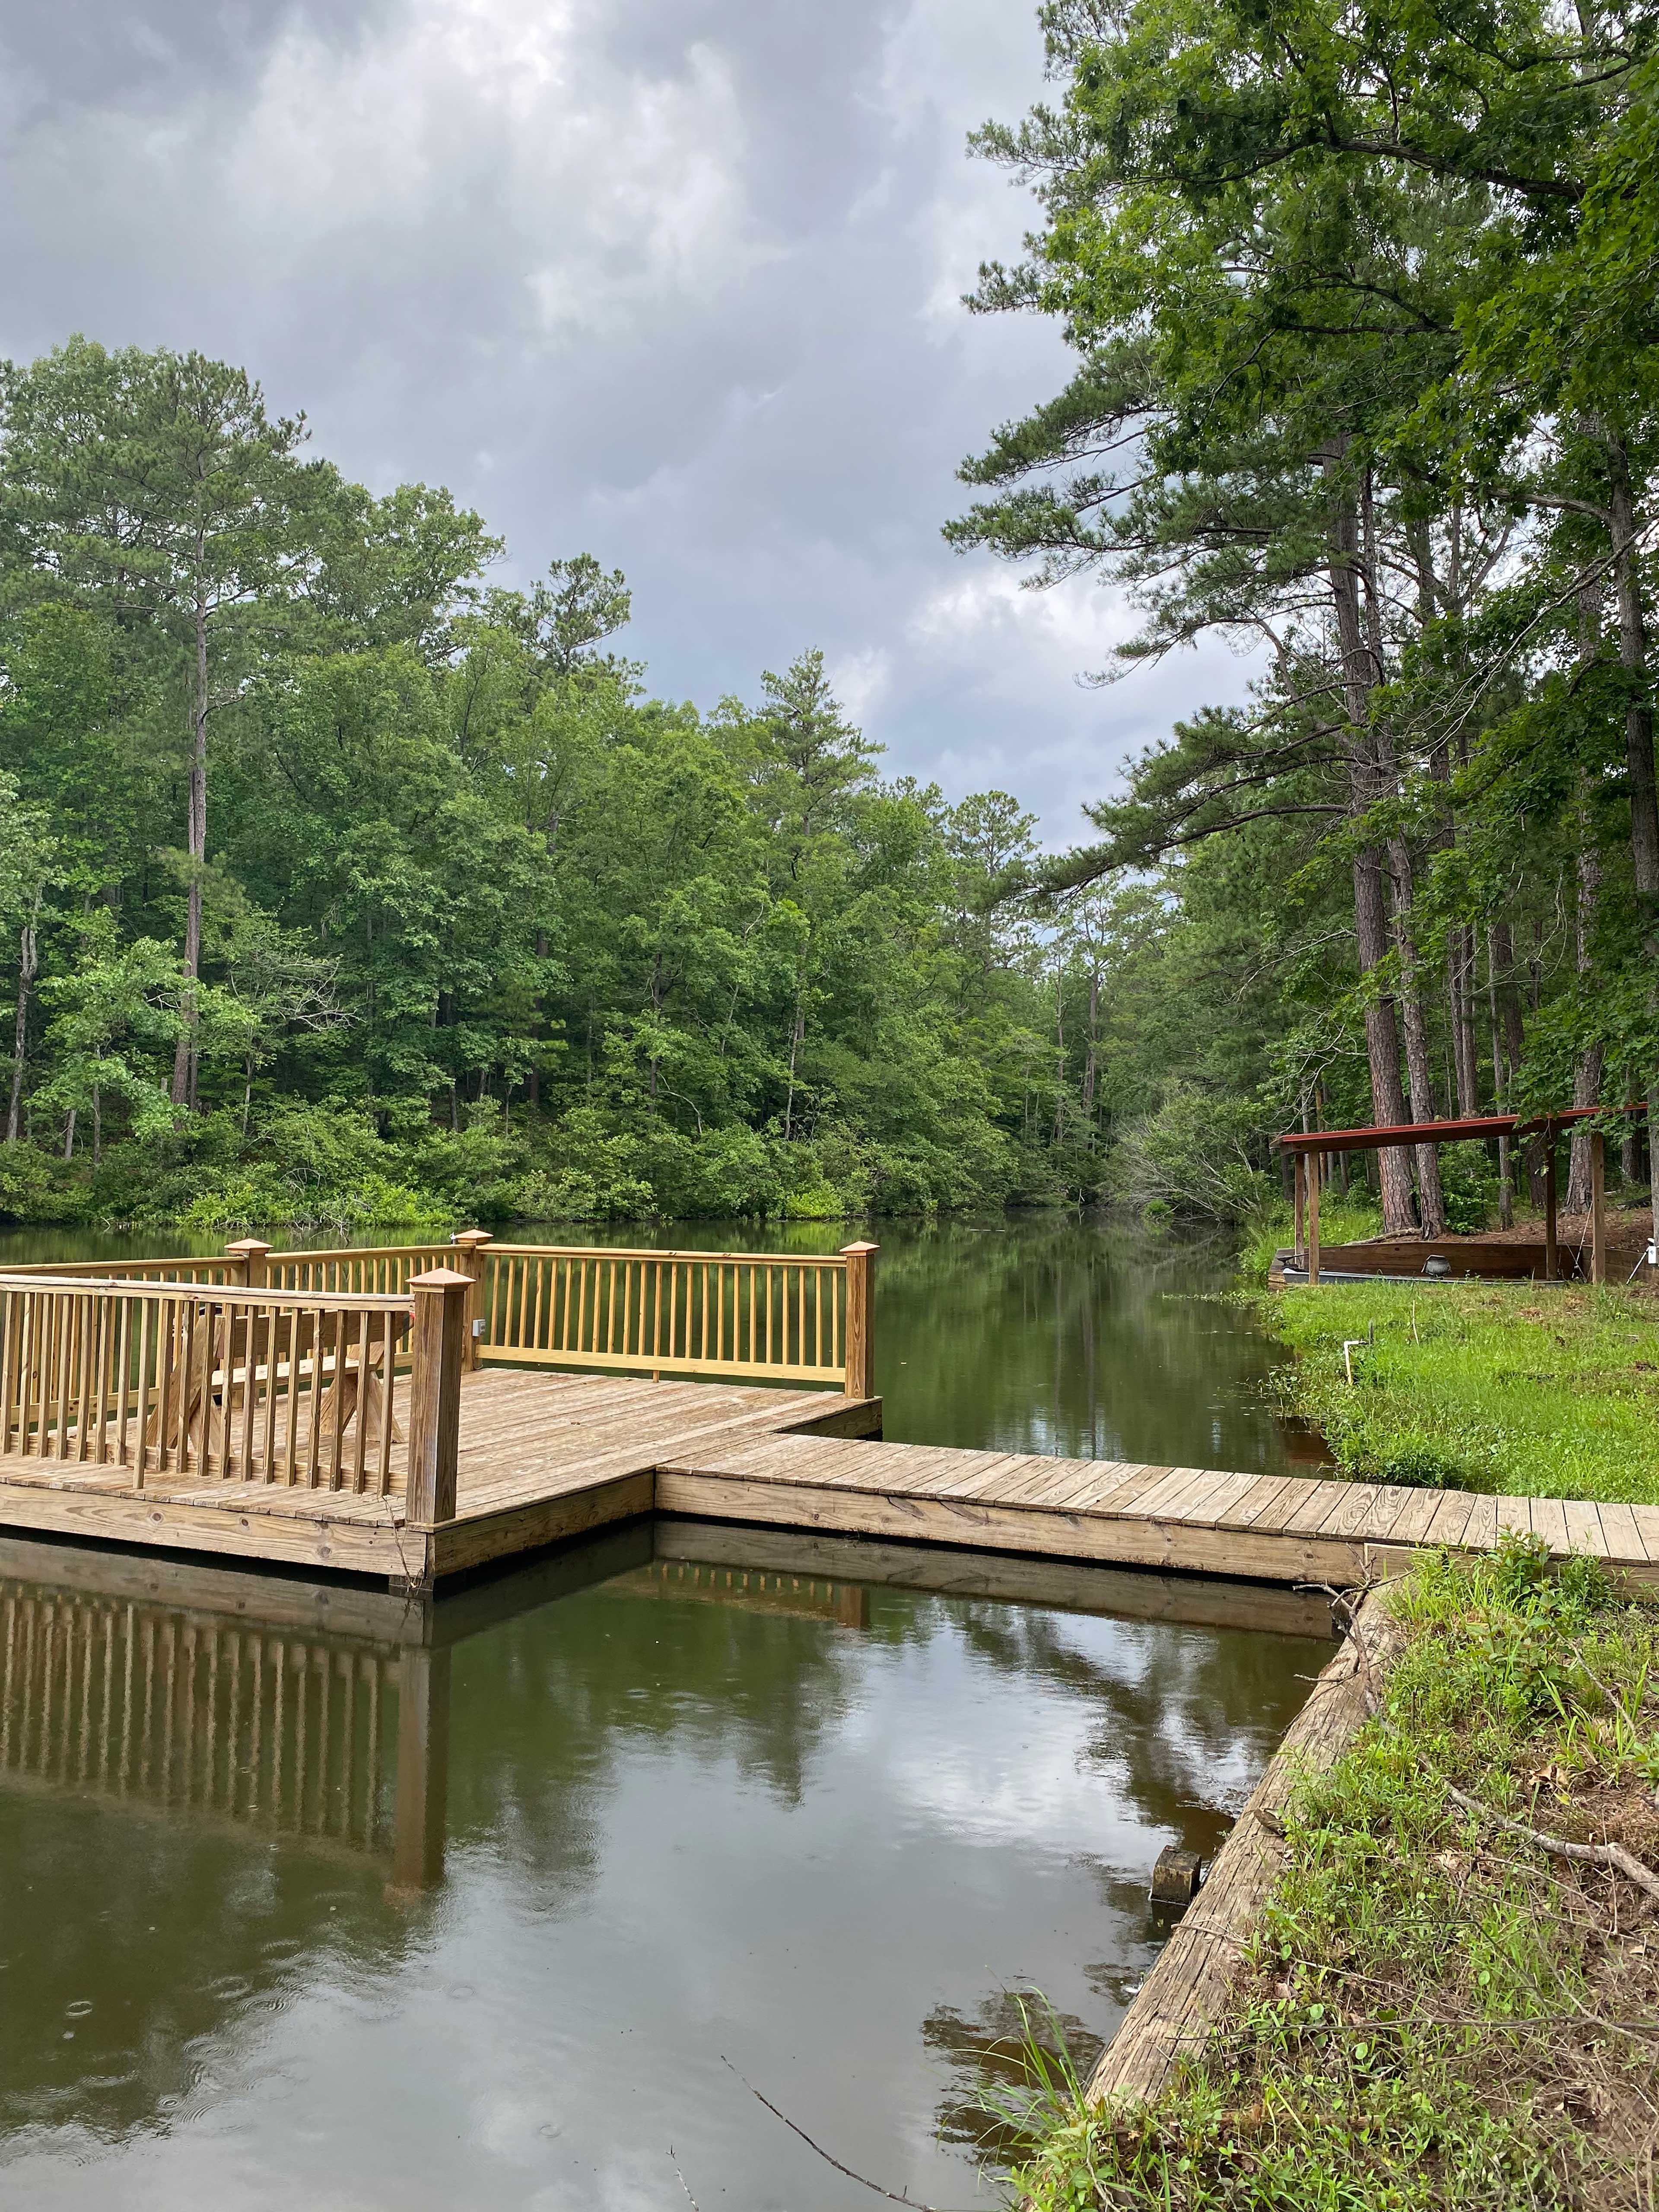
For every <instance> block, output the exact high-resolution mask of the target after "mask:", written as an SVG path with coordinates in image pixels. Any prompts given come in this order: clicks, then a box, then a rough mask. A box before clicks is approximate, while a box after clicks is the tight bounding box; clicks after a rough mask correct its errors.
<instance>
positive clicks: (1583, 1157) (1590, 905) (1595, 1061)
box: [1567, 794, 1607, 1213]
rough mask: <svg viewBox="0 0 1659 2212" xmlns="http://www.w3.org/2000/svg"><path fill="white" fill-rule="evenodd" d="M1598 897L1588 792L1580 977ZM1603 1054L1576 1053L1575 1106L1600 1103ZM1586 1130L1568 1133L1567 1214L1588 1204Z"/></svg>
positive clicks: (1577, 939)
mask: <svg viewBox="0 0 1659 2212" xmlns="http://www.w3.org/2000/svg"><path fill="white" fill-rule="evenodd" d="M1600 903H1601V854H1600V853H1598V852H1597V851H1596V849H1595V842H1594V831H1593V829H1592V826H1591V823H1590V815H1589V803H1588V794H1587V795H1586V800H1585V804H1584V805H1583V806H1582V807H1581V809H1580V811H1579V831H1578V898H1577V909H1576V911H1575V913H1574V915H1573V958H1574V966H1575V967H1576V969H1577V973H1578V975H1579V977H1580V979H1581V983H1582V979H1583V977H1584V976H1586V975H1589V972H1590V951H1591V946H1592V945H1593V943H1594V940H1595V910H1596V908H1597V906H1598V905H1599V904H1600ZM1606 1057H1607V1055H1606V1053H1605V1051H1604V1049H1603V1048H1602V1047H1601V1045H1600V1044H1592V1045H1588V1046H1586V1048H1584V1050H1583V1052H1581V1053H1580V1054H1579V1055H1578V1058H1577V1063H1576V1064H1575V1066H1574V1067H1573V1071H1572V1103H1573V1104H1574V1105H1575V1106H1599V1105H1600V1104H1601V1071H1602V1067H1603V1065H1604V1063H1605V1060H1606ZM1590 1144H1591V1138H1590V1133H1589V1130H1588V1129H1577V1128H1576V1129H1575V1130H1574V1131H1573V1133H1572V1142H1571V1152H1570V1164H1569V1166H1568V1169H1567V1211H1568V1212H1569V1213H1588V1212H1589V1203H1590Z"/></svg>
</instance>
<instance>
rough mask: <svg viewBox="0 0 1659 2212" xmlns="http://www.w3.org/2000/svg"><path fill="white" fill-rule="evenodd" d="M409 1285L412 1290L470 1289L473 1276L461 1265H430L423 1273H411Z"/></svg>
mask: <svg viewBox="0 0 1659 2212" xmlns="http://www.w3.org/2000/svg"><path fill="white" fill-rule="evenodd" d="M409 1287H410V1290H411V1291H454V1290H462V1291H470V1290H471V1288H472V1278H471V1275H464V1274H463V1273H461V1271H460V1269H459V1267H428V1269H427V1271H426V1273H425V1274H423V1275H411V1276H410V1279H409Z"/></svg>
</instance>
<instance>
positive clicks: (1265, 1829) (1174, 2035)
mask: <svg viewBox="0 0 1659 2212" xmlns="http://www.w3.org/2000/svg"><path fill="white" fill-rule="evenodd" d="M1402 1641H1403V1638H1402V1637H1401V1632H1400V1629H1399V1627H1398V1626H1397V1625H1396V1624H1395V1622H1394V1621H1393V1620H1391V1619H1390V1618H1389V1615H1388V1613H1387V1612H1386V1610H1385V1609H1384V1607H1383V1604H1381V1603H1379V1601H1378V1600H1377V1598H1376V1595H1372V1596H1370V1597H1368V1598H1366V1599H1365V1600H1364V1602H1363V1603H1362V1604H1361V1606H1360V1607H1359V1609H1358V1615H1357V1617H1356V1619H1355V1621H1354V1625H1353V1627H1352V1632H1350V1634H1349V1636H1348V1638H1347V1640H1346V1642H1345V1643H1344V1644H1343V1645H1342V1648H1341V1650H1340V1651H1339V1652H1338V1653H1337V1655H1336V1656H1335V1657H1334V1659H1333V1660H1332V1661H1331V1662H1330V1664H1329V1665H1328V1667H1327V1668H1325V1670H1324V1672H1323V1673H1322V1674H1321V1675H1320V1678H1319V1680H1318V1681H1317V1682H1316V1684H1315V1685H1314V1688H1313V1692H1312V1694H1311V1696H1310V1698H1309V1699H1308V1702H1307V1704H1306V1705H1304V1707H1303V1708H1302V1711H1301V1712H1300V1713H1299V1714H1297V1717H1296V1719H1295V1720H1294V1721H1292V1722H1291V1725H1290V1728H1289V1729H1287V1731H1286V1732H1285V1739H1284V1741H1283V1742H1282V1743H1281V1744H1280V1745H1279V1749H1278V1751H1277V1752H1276V1753H1274V1755H1273V1759H1271V1760H1270V1761H1269V1763H1268V1766H1267V1772H1266V1773H1265V1774H1264V1775H1263V1776H1262V1778H1261V1781H1260V1782H1259V1783H1258V1784H1257V1785H1256V1788H1255V1790H1254V1792H1253V1793H1252V1795H1251V1796H1250V1800H1249V1803H1248V1804H1247V1805H1246V1806H1245V1808H1244V1810H1243V1813H1242V1814H1240V1816H1239V1819H1238V1822H1237V1826H1235V1827H1234V1829H1233V1831H1232V1832H1231V1834H1230V1835H1229V1836H1228V1838H1227V1839H1226V1841H1225V1843H1224V1844H1222V1846H1221V1849H1220V1850H1219V1851H1218V1852H1217V1854H1216V1857H1215V1863H1214V1864H1213V1866H1212V1868H1211V1869H1210V1878H1209V1880H1208V1881H1206V1883H1205V1885H1204V1887H1203V1888H1202V1889H1201V1890H1200V1892H1199V1893H1198V1896H1197V1898H1196V1899H1195V1900H1194V1903H1193V1904H1191V1905H1188V1908H1187V1910H1186V1911H1185V1912H1184V1913H1183V1914H1182V1917H1181V1918H1180V1920H1179V1921H1178V1922H1177V1923H1176V1928H1175V1929H1174V1932H1173V1933H1172V1934H1171V1936H1170V1940H1169V1942H1167V1943H1166V1944H1165V1945H1164V1948H1163V1950H1162V1951H1161V1952H1160V1953H1159V1954H1158V1960H1157V1963H1156V1964H1155V1965H1154V1966H1153V1967H1152V1972H1150V1973H1149V1974H1148V1975H1147V1977H1146V1980H1145V1982H1144V1983H1142V1984H1141V1986H1140V1989H1139V1991H1138V1992H1137V1994H1136V1996H1135V1998H1134V2001H1133V2003H1132V2004H1131V2005H1130V2007H1129V2009H1128V2011H1127V2013H1126V2014H1125V2015H1124V2017H1123V2021H1122V2023H1121V2026H1120V2027H1119V2028H1118V2032H1117V2033H1116V2035H1115V2036H1114V2038H1113V2039H1112V2040H1111V2042H1110V2043H1109V2045H1107V2047H1106V2050H1105V2051H1104V2052H1103V2054H1102V2057H1101V2060H1100V2063H1099V2064H1098V2065H1097V2067H1096V2069H1095V2071H1094V2075H1093V2077H1092V2078H1091V2081H1090V2083H1089V2090H1088V2094H1089V2099H1090V2101H1091V2103H1100V2102H1102V2101H1103V2100H1106V2099H1109V2098H1110V2099H1114V2100H1139V2099H1149V2098H1152V2097H1155V2096H1157V2094H1158V2092H1159V2091H1160V2090H1161V2089H1162V2088H1163V2087H1164V2086H1165V2085H1166V2084H1167V2082H1168V2081H1169V2080H1170V2075H1171V2074H1172V2072H1173V2070H1174V2069H1175V2066H1176V2062H1177V2060H1179V2059H1180V2058H1181V2057H1182V2056H1183V2055H1185V2054H1192V2053H1195V2052H1196V2051H1199V2050H1200V2049H1201V2047H1202V2045H1204V2043H1205V2041H1206V2039H1207V2038H1208V2036H1209V2033H1210V2032H1211V2030H1212V2027H1214V2025H1215V2022H1216V2021H1217V2020H1218V2017H1219V2016H1220V2013H1221V2010H1222V2008H1223V2006H1224V2005H1225V2002H1226V1998H1227V1993H1228V1990H1230V1988H1231V1985H1232V1983H1233V1981H1234V1980H1235V1978H1237V1974H1238V1972H1239V1970H1240V1967H1241V1965H1242V1963H1243V1948H1244V1945H1245V1943H1246V1942H1248V1940H1249V1936H1250V1933H1251V1930H1252V1929H1253V1928H1254V1927H1255V1924H1256V1922H1257V1921H1258V1919H1259V1918H1260V1916H1261V1909H1262V1906H1263V1905H1265V1903H1266V1902H1267V1895H1268V1893H1269V1892H1270V1891H1271V1889H1272V1888H1273V1883H1274V1882H1275V1881H1276V1880H1277V1879H1278V1876H1279V1871H1280V1869H1281V1868H1282V1867H1283V1865H1284V1863H1285V1844H1284V1842H1283V1840H1282V1838H1281V1837H1280V1834H1279V1817H1280V1815H1281V1814H1283V1812H1284V1810H1285V1806H1286V1804H1287V1803H1288V1802H1289V1799H1290V1796H1291V1791H1292V1790H1294V1789H1295V1787H1296V1784H1297V1780H1298V1778H1300V1777H1302V1776H1303V1775H1306V1774H1322V1773H1323V1772H1325V1771H1326V1770H1327V1769H1328V1767H1330V1766H1331V1765H1333V1764H1334V1761H1335V1760H1336V1759H1337V1758H1338V1757H1339V1756H1340V1753H1342V1752H1343V1750H1344V1749H1346V1746H1347V1745H1348V1743H1349V1742H1350V1741H1352V1737H1353V1735H1354V1734H1355V1733H1356V1731H1357V1730H1358V1728H1359V1727H1360V1725H1361V1723H1363V1722H1364V1719H1365V1717H1366V1715H1367V1712H1368V1711H1369V1710H1370V1707H1369V1702H1368V1700H1369V1699H1370V1696H1372V1695H1374V1694H1375V1691H1376V1685H1377V1684H1378V1683H1379V1681H1380V1680H1381V1678H1382V1677H1383V1675H1384V1674H1386V1672H1387V1670H1388V1668H1389V1666H1390V1665H1391V1664H1392V1663H1393V1662H1394V1660H1395V1658H1396V1657H1397V1656H1398V1655H1399V1651H1400V1649H1401V1643H1402Z"/></svg>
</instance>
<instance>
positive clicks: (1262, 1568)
mask: <svg viewBox="0 0 1659 2212" xmlns="http://www.w3.org/2000/svg"><path fill="white" fill-rule="evenodd" d="M880 1422H881V1401H880V1400H879V1399H878V1398H871V1399H849V1398H846V1397H843V1396H840V1395H829V1394H825V1393H823V1392H816V1391H809V1390H784V1389H769V1388H765V1387H762V1386H756V1385H749V1384H722V1383H671V1382H659V1383H653V1382H649V1381H646V1380H643V1379H631V1378H628V1379H625V1378H620V1377H616V1376H591V1375H578V1374H562V1373H556V1372H555V1373H549V1372H545V1371H530V1372H526V1371H524V1370H507V1369H500V1368H484V1369H482V1370H478V1371H477V1372H476V1373H473V1374H470V1375H468V1376H466V1378H465V1382H464V1383H463V1386H462V1395H461V1425H460V1474H459V1488H458V1497H457V1509H456V1518H455V1519H454V1520H453V1522H443V1523H441V1524H440V1525H439V1526H437V1527H435V1528H418V1527H410V1526H407V1525H406V1524H405V1522H404V1516H403V1509H402V1503H401V1484H399V1489H398V1492H397V1493H396V1494H394V1495H393V1496H392V1497H388V1498H380V1497H373V1496H359V1495H355V1494H353V1493H352V1492H348V1491H329V1490H325V1489H324V1490H313V1489H307V1488H303V1487H294V1488H289V1487H285V1486H282V1485H279V1484H267V1483H262V1482H255V1483H234V1482H227V1481H223V1480H200V1479H197V1478H195V1477H190V1478H187V1479H185V1480H179V1478H176V1477H167V1476H157V1475H155V1474H151V1475H150V1476H149V1477H148V1478H147V1480H146V1481H145V1484H144V1486H143V1488H142V1489H137V1488H135V1487H134V1486H133V1485H132V1482H131V1474H130V1473H129V1472H128V1471H126V1470H123V1469H120V1468H94V1467H90V1466H82V1465H77V1464H76V1462H73V1461H53V1460H46V1461H41V1460H39V1459H33V1458H30V1459H20V1458H18V1457H16V1456H7V1457H4V1458H0V1528H9V1529H12V1530H16V1531H20V1532H21V1531H49V1532H52V1533H54V1534H69V1535H74V1536H77V1537H80V1538H82V1539H84V1540H87V1541H92V1542H104V1543H124V1544H143V1545H146V1546H149V1547H161V1548H163V1549H175V1550H179V1551H184V1552H190V1553H217V1554H221V1555H224V1556H228V1557H231V1558H239V1559H259V1560H268V1561H272V1562H276V1563H280V1564H283V1565H289V1566H304V1567H307V1568H312V1569H319V1568H320V1569H326V1570H330V1571H344V1572H347V1573H351V1574H357V1575H362V1576H369V1577H376V1578H381V1577H383V1578H385V1579H386V1581H387V1582H389V1583H392V1584H393V1585H396V1586H403V1587H407V1588H422V1587H426V1588H429V1587H431V1586H432V1585H433V1583H436V1582H439V1581H441V1580H443V1579H444V1578H446V1577H450V1576H453V1575H455V1574H459V1573H462V1572H464V1571H466V1570H468V1569H471V1568H474V1567H477V1566H480V1565H484V1564H486V1563H488V1562H489V1561H491V1560H496V1559H505V1558H508V1557H511V1556H513V1555H515V1554H517V1553H524V1552H529V1551H533V1550H537V1549H539V1548H540V1547H543V1546H544V1545H547V1544H550V1543H553V1542H556V1541H560V1540H562V1539H563V1538H566V1537H569V1536H574V1535H577V1534H581V1533H583V1532H584V1531H586V1530H588V1529H592V1528H601V1527H604V1526H606V1525H607V1524H610V1523H613V1522H622V1521H625V1520H629V1519H630V1518H632V1517H633V1516H635V1515H639V1514H644V1513H649V1512H652V1511H661V1512H664V1513H671V1514H677V1515H684V1516H695V1517H697V1518H699V1519H703V1520H720V1521H731V1522H747V1523H750V1524H757V1525H761V1526H771V1527H775V1528H797V1529H807V1530H813V1531H817V1532H819V1533H822V1534H839V1535H861V1536H873V1537H879V1538H884V1539H892V1538H909V1539H913V1540H921V1541H927V1542H932V1543H945V1544H950V1545H956V1546H966V1547H972V1548H973V1549H975V1550H976V1551H979V1552H981V1553H1028V1554H1035V1555H1039V1556H1043V1557H1047V1558H1051V1559H1073V1560H1078V1561H1093V1562H1098V1563H1102V1564H1107V1565H1117V1566H1146V1567H1155V1568H1158V1569H1160V1570H1163V1571H1176V1572H1184V1573H1195V1574H1207V1575H1220V1576H1228V1577H1245V1578H1249V1579H1252V1580H1256V1581H1261V1582H1267V1583H1354V1582H1357V1581H1361V1580H1364V1579H1366V1578H1367V1577H1370V1576H1372V1575H1374V1574H1376V1572H1378V1571H1384V1570H1386V1567H1387V1566H1388V1565H1389V1562H1390V1561H1391V1560H1393V1559H1397V1557H1398V1556H1399V1555H1400V1554H1401V1553H1402V1552H1404V1551H1407V1550H1410V1549H1412V1548H1414V1547H1420V1546H1424V1545H1433V1546H1439V1545H1445V1546H1449V1547H1452V1548H1454V1549H1468V1550H1479V1549H1484V1548H1487V1547H1491V1546H1492V1545H1494V1544H1495V1543H1496V1542H1497V1541H1498V1535H1499V1534H1500V1532H1501V1531H1502V1530H1503V1529H1504V1528H1516V1529H1520V1530H1523V1531H1525V1530H1531V1531H1534V1532H1535V1533H1537V1534H1540V1535H1541V1536H1543V1537H1544V1538H1545V1540H1546V1541H1547V1543H1548V1544H1549V1546H1550V1548H1551V1550H1552V1552H1553V1553H1559V1554H1565V1553H1568V1552H1571V1551H1579V1552H1589V1553H1594V1554H1595V1555H1596V1556H1597V1557H1598V1558H1600V1559H1603V1560H1605V1561H1607V1564H1608V1565H1610V1566H1612V1567H1613V1568H1614V1569H1616V1570H1618V1571H1620V1572H1621V1573H1622V1574H1623V1575H1624V1576H1625V1577H1626V1578H1627V1579H1628V1580H1630V1581H1632V1582H1634V1583H1647V1584H1651V1585H1655V1586H1659V1507H1654V1506H1642V1505H1636V1506H1632V1505H1613V1504H1602V1505H1595V1504H1562V1503H1559V1502H1557V1501H1555V1500H1553V1499H1544V1498H1532V1499H1528V1498H1480V1497H1474V1496H1472V1495H1470V1494H1469V1493H1468V1492H1462V1491H1431V1490H1416V1489H1407V1488H1403V1487H1399V1486H1389V1485H1378V1484H1371V1483H1357V1482H1331V1481H1327V1480H1320V1479H1318V1478H1316V1477H1314V1476H1304V1475H1260V1476H1258V1475H1250V1474H1227V1473H1224V1472H1220V1471H1218V1470H1216V1469H1214V1468H1167V1467H1143V1466H1127V1465H1122V1464H1120V1463H1118V1462H1113V1461H1106V1460H1073V1459H1059V1458H1054V1457H1051V1456H1048V1455H1036V1454H1029V1453H1017V1452H995V1451H963V1450H953V1449H934V1448H933V1447H929V1446H926V1445H920V1444H893V1443H880V1442H878V1441H875V1440H874V1439H875V1437H877V1436H878V1434H879V1430H880ZM399 1475H400V1476H401V1469H399Z"/></svg>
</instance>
